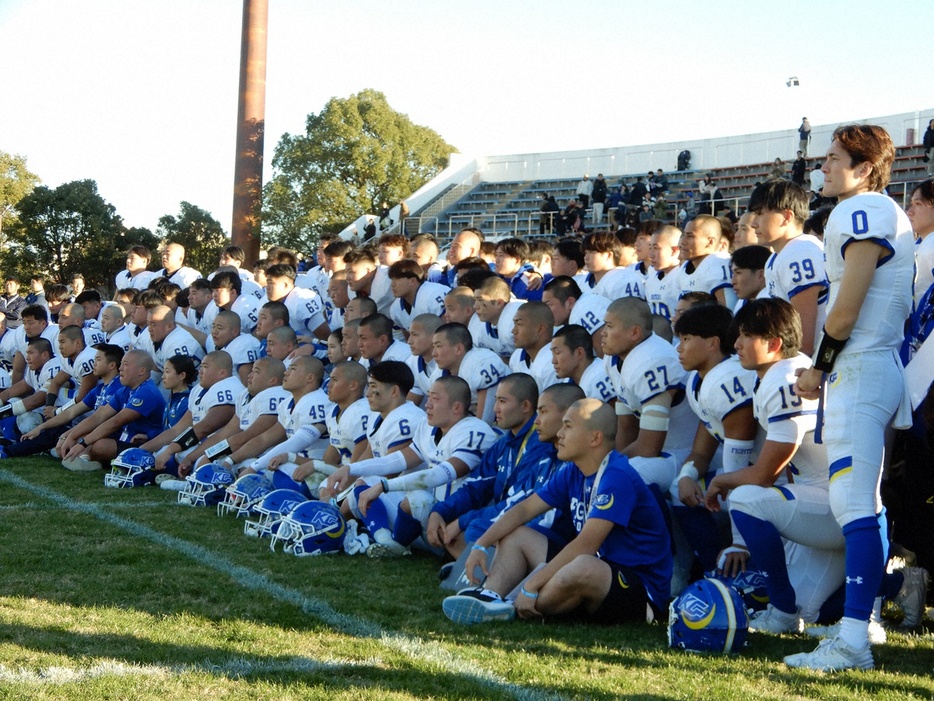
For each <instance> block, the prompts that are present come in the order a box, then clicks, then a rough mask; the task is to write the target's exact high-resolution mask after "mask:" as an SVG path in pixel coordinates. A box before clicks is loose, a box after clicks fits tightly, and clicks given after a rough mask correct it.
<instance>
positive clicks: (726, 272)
mask: <svg viewBox="0 0 934 701" xmlns="http://www.w3.org/2000/svg"><path fill="white" fill-rule="evenodd" d="M679 284H680V286H681V292H680V293H679V294H678V299H680V298H681V297H683V296H684V295H686V294H687V293H688V292H708V293H709V294H715V293H716V292H717V290H723V291H724V293H725V294H726V306H727V307H728V308H729V309H732V308H733V307H734V305H735V304H736V293H735V292H734V291H733V273H732V271H731V270H730V254H729V253H723V252H722V251H718V252H717V253H711V254H710V255H709V256H706V257H705V258H704V259H703V260H702V261H701V262H700V263H698V264H697V266H696V267H695V266H694V264H693V263H692V262H691V261H686V262H685V263H684V265H682V266H681V274H680V275H679ZM672 311H674V310H673V309H672Z"/></svg>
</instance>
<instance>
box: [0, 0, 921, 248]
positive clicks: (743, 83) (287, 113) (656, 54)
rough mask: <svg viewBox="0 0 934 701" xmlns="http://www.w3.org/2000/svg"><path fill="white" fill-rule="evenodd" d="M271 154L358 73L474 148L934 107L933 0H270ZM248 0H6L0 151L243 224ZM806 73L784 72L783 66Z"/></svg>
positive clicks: (586, 142)
mask: <svg viewBox="0 0 934 701" xmlns="http://www.w3.org/2000/svg"><path fill="white" fill-rule="evenodd" d="M269 7H270V9H269V48H268V65H267V75H266V80H267V95H266V167H265V173H264V175H265V177H266V178H267V179H268V178H269V176H270V175H271V172H272V168H271V161H272V155H273V151H274V148H275V145H276V143H277V142H278V140H279V137H280V136H281V135H282V134H283V133H286V132H291V133H296V132H300V131H302V130H303V128H304V122H305V117H306V115H307V114H308V113H310V112H319V111H320V110H321V109H322V107H323V106H324V104H325V103H326V102H327V100H328V99H329V98H331V97H335V96H336V97H347V96H349V95H350V94H352V93H355V92H358V91H359V90H362V89H364V88H374V89H377V90H380V91H382V92H384V93H385V94H386V96H387V98H388V100H389V103H390V104H391V105H392V106H393V107H394V108H395V109H396V110H399V111H400V112H405V113H407V114H408V115H409V117H411V118H412V120H413V121H415V122H416V123H418V124H423V125H425V126H429V127H431V128H433V129H435V130H436V131H437V132H439V133H440V134H441V135H442V136H443V137H444V138H445V139H446V140H447V141H448V142H449V143H450V144H452V145H454V146H455V147H457V148H458V149H459V150H460V151H461V152H463V153H467V154H471V155H483V154H506V153H523V152H539V151H559V150H568V149H583V148H598V147H609V146H625V145H631V144H643V143H653V142H663V141H674V140H681V139H694V138H705V137H713V136H724V135H730V134H743V133H750V132H759V131H770V130H775V129H786V128H795V127H797V125H798V123H799V122H800V120H801V117H802V116H807V117H808V118H809V119H810V121H811V123H812V125H817V124H829V123H838V122H842V121H848V120H853V119H858V118H865V117H872V116H881V115H887V114H894V113H898V112H908V111H913V110H919V109H927V108H930V107H931V106H934V90H932V89H931V83H930V82H929V80H930V78H929V77H925V76H929V74H930V73H929V69H925V68H924V66H931V65H932V59H934V42H932V41H931V32H930V28H931V27H932V26H934V2H932V1H931V0H900V1H899V2H889V3H882V4H880V3H870V2H868V0H820V1H818V2H813V1H811V0H807V1H801V0H785V1H784V2H781V3H774V2H768V3H766V2H759V1H756V0H744V1H738V0H719V1H715V2H686V1H678V0H667V1H666V2H662V3H656V2H631V1H626V0H615V1H614V0H588V2H566V1H564V0H535V1H534V2H532V1H530V0H496V1H493V0H470V1H469V2H457V3H456V2H454V1H453V0H391V1H387V0H340V2H327V1H325V0H318V1H314V0H269ZM241 12H242V2H241V1H240V0H0V66H2V67H3V68H2V76H3V82H2V87H0V150H3V151H7V152H11V153H18V154H21V155H24V156H26V157H27V159H28V165H29V167H30V169H31V170H32V171H33V172H35V173H37V174H38V175H39V176H40V178H41V179H42V181H43V183H44V184H46V185H48V186H50V187H54V186H57V185H59V184H61V183H63V182H67V181H70V180H76V179H82V178H91V179H94V180H96V181H97V183H98V187H99V190H100V193H101V194H102V196H103V197H104V198H105V199H106V200H108V201H109V202H110V203H111V204H113V205H114V206H115V207H116V208H117V212H118V213H119V214H121V215H122V216H123V217H124V220H125V222H126V223H127V225H129V226H146V227H149V228H151V229H155V225H156V221H157V220H158V218H159V217H160V216H162V215H163V214H176V213H178V210H179V202H181V201H182V200H187V201H189V202H191V203H193V204H196V205H198V206H200V207H203V208H205V209H207V210H208V211H210V212H211V213H212V214H213V215H214V216H215V217H216V218H217V219H219V220H220V221H221V223H222V224H223V225H224V227H225V229H228V230H229V227H230V219H231V206H232V194H231V193H232V185H233V163H234V141H235V127H236V113H237V89H238V79H239V56H240V22H241ZM793 75H794V76H797V77H798V78H799V79H800V82H801V85H800V87H799V88H796V89H792V88H787V87H786V86H785V81H786V80H787V79H788V78H789V77H790V76H793Z"/></svg>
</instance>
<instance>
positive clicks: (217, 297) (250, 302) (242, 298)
mask: <svg viewBox="0 0 934 701" xmlns="http://www.w3.org/2000/svg"><path fill="white" fill-rule="evenodd" d="M243 283H244V281H243V280H242V279H241V277H240V276H239V275H238V274H237V273H234V272H219V273H217V274H216V275H215V276H214V277H213V278H211V299H213V300H214V304H215V305H216V306H217V308H218V310H219V311H222V312H233V313H234V314H236V315H237V316H239V317H240V330H241V331H242V332H243V333H253V329H255V328H256V324H257V323H259V306H260V304H259V298H258V297H256V296H254V295H252V294H244V292H243ZM261 294H262V293H261Z"/></svg>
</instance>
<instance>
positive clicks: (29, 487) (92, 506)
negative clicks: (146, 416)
mask: <svg viewBox="0 0 934 701" xmlns="http://www.w3.org/2000/svg"><path fill="white" fill-rule="evenodd" d="M0 479H2V480H5V481H7V482H9V483H10V484H12V485H14V486H16V487H19V488H20V489H24V490H26V491H28V492H31V493H32V494H34V495H36V496H38V497H41V498H43V499H47V500H49V501H51V502H53V503H55V504H58V505H59V506H61V507H62V508H64V509H67V510H70V511H75V512H78V513H83V514H87V515H88V516H93V517H94V518H96V519H98V520H100V521H103V522H105V523H109V524H110V525H112V526H116V527H117V528H120V529H122V530H124V531H126V532H128V533H131V534H133V535H135V536H137V537H139V538H143V539H145V540H149V541H151V542H154V543H157V544H158V545H161V546H163V547H165V548H168V549H169V550H174V551H175V552H177V553H178V554H180V555H184V556H185V557H188V558H191V559H192V560H194V561H195V562H197V563H198V564H201V565H205V566H208V567H212V568H213V569H215V570H217V571H218V572H221V573H223V574H225V575H227V576H228V577H230V578H231V579H233V580H234V581H235V582H237V583H238V584H240V585H241V586H243V587H245V588H247V589H250V590H252V591H255V592H258V593H262V594H264V595H265V596H272V597H273V598H275V599H278V600H279V601H283V602H286V603H289V604H292V605H294V606H296V607H298V608H300V609H301V610H302V611H304V612H305V613H307V614H310V615H312V616H315V617H316V618H319V619H321V620H322V621H324V622H325V623H327V624H328V625H329V626H331V627H332V628H334V629H335V630H337V631H339V632H342V633H346V634H348V635H352V636H355V637H359V638H371V639H375V640H378V641H380V642H381V643H382V644H383V645H385V646H386V647H388V648H389V649H391V650H394V651H396V652H401V653H402V654H404V655H407V656H408V657H410V658H412V659H414V660H416V661H419V662H429V663H431V664H435V665H438V667H440V668H441V669H445V670H447V671H450V672H456V673H458V674H460V675H462V676H464V677H466V678H468V679H470V680H472V681H475V682H477V683H479V684H481V685H482V686H485V687H487V688H490V689H493V690H495V691H497V692H499V693H502V694H504V695H508V696H510V697H512V698H515V699H520V700H522V701H524V700H525V699H529V700H530V701H531V700H533V699H534V700H537V699H558V698H562V697H560V696H557V695H555V694H549V693H546V692H543V691H539V690H537V689H529V688H526V687H523V686H520V685H518V684H513V683H512V682H509V681H507V680H506V679H503V678H502V677H501V676H499V675H497V674H494V673H492V672H490V671H488V670H485V669H481V668H479V667H478V666H477V665H475V664H473V663H471V662H469V661H467V660H464V659H461V658H459V657H458V656H457V655H455V654H454V653H452V652H449V651H448V650H445V649H444V648H442V647H441V646H440V645H438V644H437V643H435V642H426V641H424V640H422V639H420V638H416V637H413V636H410V635H405V634H404V633H397V632H394V631H389V630H385V629H383V627H382V626H380V625H379V624H378V623H374V622H373V621H368V620H366V619H364V618H360V617H358V616H352V615H348V614H344V613H341V612H340V611H337V610H335V609H334V608H332V607H331V606H330V605H329V604H328V603H327V602H325V601H322V600H320V599H315V598H313V597H309V596H305V595H304V594H302V593H301V592H300V591H298V590H296V589H291V588H290V587H285V586H283V585H281V584H278V583H277V582H274V581H272V580H270V579H268V578H267V577H265V576H264V575H262V574H259V573H258V572H254V571H253V570H251V569H249V568H247V567H242V566H241V565H236V564H234V563H233V562H231V561H230V560H228V559H226V558H225V557H223V556H221V555H219V554H217V553H216V552H213V551H211V550H208V549H207V548H205V547H202V546H200V545H196V544H195V543H190V542H188V541H186V540H182V539H180V538H176V537H174V536H170V535H167V534H165V533H161V532H159V531H156V530H153V529H152V528H149V527H148V526H144V525H142V524H139V523H136V522H135V521H130V520H129V519H125V518H122V517H120V516H117V515H115V514H112V513H109V512H108V511H106V510H105V509H106V508H113V507H115V506H119V505H116V504H108V505H106V506H103V505H100V504H97V503H88V502H80V501H74V500H72V499H70V498H69V497H67V496H65V495H64V494H61V493H59V492H56V491H54V490H52V489H49V488H47V487H43V486H40V485H36V484H33V483H32V482H29V481H28V480H25V479H23V478H22V477H20V476H18V475H15V474H13V473H12V472H9V471H8V470H2V469H0ZM438 615H441V614H440V612H439V614H438Z"/></svg>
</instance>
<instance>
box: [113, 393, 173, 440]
mask: <svg viewBox="0 0 934 701" xmlns="http://www.w3.org/2000/svg"><path fill="white" fill-rule="evenodd" d="M110 406H112V407H113V408H114V410H116V411H117V412H118V413H119V412H120V411H122V410H123V409H132V410H133V411H136V412H139V414H140V417H139V418H138V419H135V420H134V421H131V422H130V423H129V424H127V425H126V426H124V427H123V431H121V432H120V436H119V438H118V440H120V441H123V442H127V441H129V440H130V439H131V438H132V437H133V436H135V435H136V434H138V433H143V434H145V435H146V438H147V440H148V439H150V438H155V437H156V436H158V435H159V434H160V433H162V415H163V414H164V413H165V399H163V398H162V392H160V391H159V388H158V387H156V383H155V382H153V381H152V380H146V381H145V382H144V383H143V384H141V385H140V386H139V387H137V388H136V389H133V390H130V394H129V395H128V396H127V398H126V401H125V402H118V401H117V400H116V399H115V400H114V401H111V402H110Z"/></svg>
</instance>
